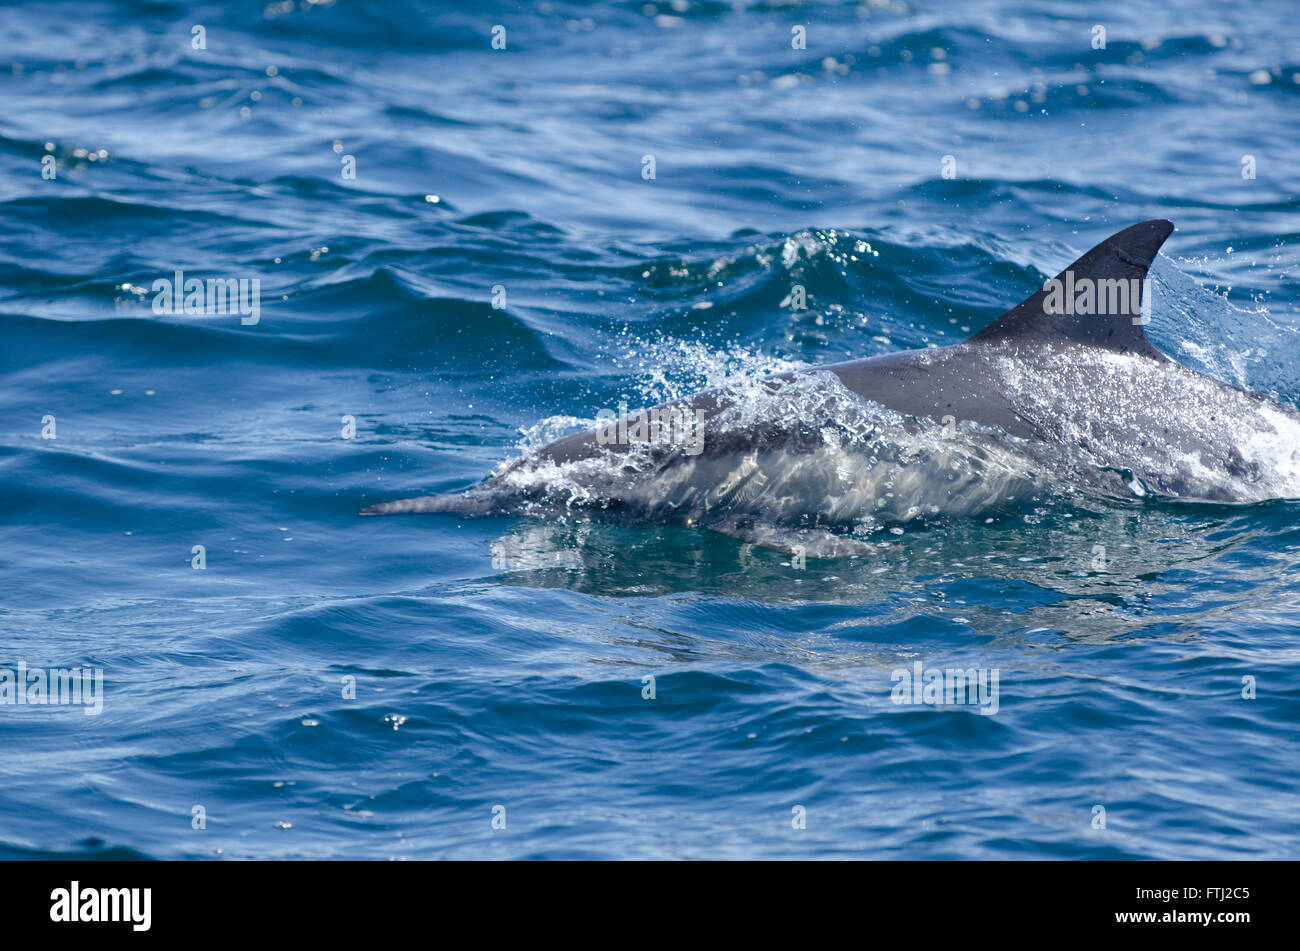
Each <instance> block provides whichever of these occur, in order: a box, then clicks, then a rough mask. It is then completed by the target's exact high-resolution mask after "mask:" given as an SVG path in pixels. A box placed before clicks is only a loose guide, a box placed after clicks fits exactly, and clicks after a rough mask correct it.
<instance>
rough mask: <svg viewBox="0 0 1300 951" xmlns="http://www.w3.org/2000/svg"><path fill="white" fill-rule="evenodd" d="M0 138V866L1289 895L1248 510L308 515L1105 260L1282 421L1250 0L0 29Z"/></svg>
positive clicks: (1160, 340) (117, 11)
mask: <svg viewBox="0 0 1300 951" xmlns="http://www.w3.org/2000/svg"><path fill="white" fill-rule="evenodd" d="M498 26H499V27H503V28H504V33H503V34H502V33H501V32H500V31H495V30H494V28H495V27H498ZM1099 30H1104V44H1101V45H1103V46H1104V48H1098V44H1099V41H1100V40H1101V39H1102V33H1099V32H1098V31H1099ZM494 36H495V37H496V38H497V45H498V46H500V45H501V41H502V40H503V41H504V48H494ZM0 101H3V104H4V108H3V109H2V110H0V340H2V341H3V344H2V345H0V370H3V384H2V385H0V634H2V637H0V667H3V668H6V669H12V670H16V669H17V668H18V665H19V664H20V663H22V664H24V665H26V666H27V667H28V668H40V669H50V668H73V667H77V668H81V669H84V670H93V669H97V670H102V672H103V681H102V693H101V694H99V700H100V701H101V703H102V707H101V708H100V709H99V712H98V713H97V715H86V709H83V708H79V707H77V706H70V705H62V706H59V705H44V706H36V705H24V706H21V707H20V706H18V705H16V704H8V705H0V743H2V744H3V748H4V750H5V756H4V757H3V760H2V761H0V778H2V779H3V782H0V856H3V857H8V858H21V857H51V856H148V857H154V858H227V859H238V858H375V859H385V858H398V859H429V858H575V857H581V858H844V857H863V858H945V859H946V858H1134V859H1138V858H1160V859H1164V858H1180V859H1191V858H1281V857H1294V856H1295V855H1296V853H1297V849H1298V847H1300V827H1298V822H1300V808H1298V807H1300V799H1298V797H1297V793H1296V790H1297V787H1298V786H1300V753H1298V745H1300V672H1298V671H1297V662H1298V661H1300V501H1297V500H1296V499H1294V498H1286V497H1276V498H1274V497H1271V496H1270V497H1265V498H1262V499H1257V500H1253V501H1251V502H1249V504H1247V503H1244V502H1243V503H1236V504H1224V503H1215V504H1208V503H1200V504H1198V503H1190V502H1187V501H1179V500H1172V499H1168V498H1162V497H1160V496H1159V494H1158V493H1148V494H1146V495H1138V494H1129V495H1127V496H1126V495H1124V494H1122V493H1121V494H1116V493H1104V492H1099V491H1092V489H1091V488H1090V483H1088V482H1087V481H1086V480H1084V481H1081V482H1079V483H1071V482H1069V481H1068V480H1061V479H1058V480H1055V481H1049V482H1048V483H1046V484H1036V485H1035V486H1034V487H1033V495H1032V497H1031V498H1030V500H1029V502H1028V504H1024V505H1020V506H1017V507H1015V508H1007V509H1006V510H1005V511H996V512H992V513H985V512H979V513H974V514H972V513H966V514H961V513H957V514H949V515H945V516H943V517H936V518H932V519H927V520H924V521H923V522H920V523H916V524H913V523H907V524H904V525H898V524H893V523H891V522H890V520H888V519H885V520H882V521H881V523H880V524H879V525H876V526H873V527H872V531H871V534H870V536H869V540H870V542H871V547H870V549H869V550H864V551H863V552H861V553H859V554H857V555H856V556H855V557H837V558H813V557H809V558H808V559H807V561H806V564H803V565H800V564H799V563H798V561H797V559H796V558H794V557H792V556H791V555H790V554H789V553H785V552H782V551H780V550H778V549H777V548H774V547H768V546H764V545H762V544H757V545H755V544H742V543H741V542H739V541H737V540H735V539H733V538H730V537H726V536H723V535H720V534H717V533H714V532H709V531H705V530H703V529H700V528H697V527H685V526H670V525H661V524H656V523H649V524H640V523H633V524H627V523H620V522H617V521H613V520H608V519H593V518H589V517H587V516H586V515H584V514H583V513H574V514H573V515H572V516H552V517H547V518H525V517H509V518H495V517H489V518H477V519H465V518H457V517H450V516H408V517H394V518H361V517H359V516H358V514H357V513H358V512H359V510H360V509H361V508H363V507H365V506H366V505H370V504H373V503H376V502H381V501H385V500H388V499H394V498H401V497H404V496H415V495H424V494H430V493H435V492H450V491H456V490H459V489H463V488H466V487H468V486H470V485H472V484H474V483H475V482H477V481H479V480H480V479H482V478H484V477H485V476H487V475H488V474H489V473H490V472H492V471H493V470H494V469H495V468H496V467H498V466H500V465H501V464H503V463H505V462H507V461H509V460H511V459H514V458H517V457H519V456H520V455H521V454H523V453H526V452H528V451H529V450H530V449H531V448H534V447H536V446H537V445H539V444H540V443H542V442H544V441H545V440H546V439H547V438H550V437H553V436H555V435H559V434H561V433H563V432H567V431H569V430H571V429H572V428H574V427H575V426H577V425H581V424H582V423H583V422H584V421H585V422H589V421H591V420H592V419H593V418H594V417H595V415H596V413H597V412H598V411H599V410H600V409H602V408H613V407H617V406H618V404H619V403H620V402H624V403H627V404H628V405H629V406H631V407H633V408H636V407H639V406H645V405H650V404H652V403H655V402H658V401H660V400H663V399H667V398H670V397H674V396H678V395H683V394H687V393H690V392H693V391H695V390H697V389H699V388H701V387H704V386H708V385H720V384H729V385H737V386H754V385H756V381H757V380H759V379H760V378H761V377H762V376H763V375H764V374H765V373H767V372H770V371H773V370H786V369H792V368H799V367H806V366H815V365H817V364H823V363H832V362H836V361H841V360H846V359H853V358H858V357H865V356H873V355H877V354H884V353H889V352H893V351H896V350H902V349H908V348H918V347H925V346H929V345H932V344H933V345H943V344H947V343H953V342H956V341H958V340H960V339H963V338H964V337H966V336H968V335H969V334H970V333H972V332H974V331H977V330H979V329H980V328H981V327H982V326H984V325H985V324H986V323H988V322H989V321H990V320H992V319H993V318H994V317H996V316H997V315H998V314H1000V313H1001V312H1002V311H1003V310H1005V309H1006V308H1007V307H1009V306H1011V305H1012V304H1014V303H1016V302H1017V301H1019V300H1020V299H1021V298H1023V297H1024V296H1026V295H1027V294H1028V293H1029V292H1030V291H1031V290H1032V289H1034V287H1035V286H1036V285H1037V284H1040V283H1041V281H1042V280H1043V279H1044V278H1045V277H1046V276H1049V275H1051V274H1053V273H1055V272H1056V270H1057V269H1058V268H1059V267H1061V266H1063V265H1064V264H1066V263H1067V262H1069V261H1070V260H1071V259H1072V258H1073V257H1075V256H1076V255H1077V254H1078V253H1081V252H1082V251H1084V250H1086V249H1087V248H1088V247H1091V246H1092V245H1093V244H1095V243H1096V242H1098V241H1100V240H1101V239H1103V238H1104V237H1106V236H1107V235H1109V234H1110V233H1112V232H1114V231H1116V230H1119V229H1120V228H1121V227H1125V226H1127V225H1129V224H1132V223H1135V222H1137V221H1140V220H1143V219H1147V218H1153V217H1165V218H1169V219H1171V220H1173V221H1174V222H1175V224H1176V225H1177V228H1178V230H1177V231H1176V232H1175V233H1174V235H1173V236H1172V237H1171V238H1170V239H1169V241H1168V243H1167V244H1166V246H1165V249H1164V253H1163V254H1162V256H1161V257H1160V258H1159V259H1158V261H1157V263H1156V266H1155V268H1154V269H1153V277H1154V279H1155V300H1154V307H1153V314H1152V323H1151V326H1150V327H1149V332H1150V336H1151V338H1152V340H1153V341H1154V342H1155V343H1156V344H1157V345H1158V346H1159V347H1161V348H1162V349H1164V350H1165V351H1166V352H1167V353H1169V354H1170V355H1171V356H1174V357H1175V358H1177V359H1178V360H1179V361H1180V362H1183V363H1185V364H1187V365H1188V366H1191V367H1194V368H1196V369H1200V370H1202V371H1204V372H1207V373H1211V374H1213V375H1215V376H1217V377H1218V378H1220V379H1223V380H1226V381H1228V382H1231V383H1234V384H1237V385H1240V386H1244V387H1249V388H1251V389H1254V390H1256V391H1258V392H1261V393H1265V394H1268V395H1269V396H1271V397H1272V398H1274V399H1276V400H1277V401H1279V402H1281V403H1284V404H1289V405H1292V406H1294V405H1296V404H1297V402H1300V335H1298V334H1300V271H1298V270H1297V268H1298V266H1300V243H1298V239H1300V230H1298V228H1297V224H1296V222H1297V220H1300V219H1298V218H1297V214H1298V213H1300V199H1297V194H1298V192H1300V166H1297V163H1296V159H1295V143H1296V141H1297V139H1300V27H1297V25H1296V20H1295V16H1294V9H1293V5H1292V4H1290V3H1287V2H1283V0H1278V2H1261V3H1254V4H1249V5H1227V4H1222V3H1211V2H1208V0H1206V2H1197V0H1190V2H1179V3H1174V4H1168V3H1145V2H1141V3H1134V2H1126V3H1118V2H1117V3H1102V4H1098V5H1095V6H1094V7H1093V8H1092V9H1091V10H1090V11H1089V12H1088V13H1087V14H1086V15H1085V14H1084V13H1082V12H1080V11H1079V9H1078V8H1077V6H1076V5H1075V4H1073V3H1065V2H1029V3H1012V2H1001V0H975V2H971V3H963V4H948V3H939V2H931V0H923V2H908V3H905V2H893V0H870V2H861V3H839V4H799V3H773V2H753V3H747V2H730V3H728V2H720V0H672V2H661V0H656V2H650V3H646V2H624V3H608V2H607V3H566V2H543V3H530V4H509V3H502V4H498V5H497V6H495V7H494V8H493V9H492V10H490V11H489V10H478V9H472V8H471V9H466V8H465V7H464V6H463V5H459V4H440V3H425V2H420V3H416V2H393V3H382V4H379V3H351V2H345V0H340V2H336V3H308V2H303V0H286V2H283V3H280V2H273V3H269V4H264V3H261V2H234V3H195V4H187V3H182V2H177V3H164V2H159V3H141V4H138V5H134V6H133V5H131V4H112V3H55V4H37V3H31V2H27V3H17V4H7V5H6V6H5V7H4V9H3V10H0ZM652 173H653V174H652ZM177 271H181V272H183V274H184V275H185V276H191V277H200V278H204V279H207V278H214V279H221V280H236V281H238V280H241V279H242V280H246V281H250V282H251V281H253V280H256V281H258V282H259V284H258V293H259V296H258V298H257V300H258V308H257V310H256V312H253V310H252V307H251V298H249V299H246V300H245V303H247V304H248V305H249V306H248V307H246V308H245V310H244V311H242V312H241V311H240V310H239V309H238V308H226V310H227V311H228V312H218V313H211V314H207V313H205V314H192V313H185V312H184V311H183V309H182V310H181V312H177V313H158V312H157V311H156V309H155V307H154V303H155V300H156V297H157V295H156V293H155V290H154V282H155V281H159V280H162V279H173V277H174V275H175V272H177ZM795 285H798V286H800V287H802V288H803V289H804V292H805V293H806V296H807V307H806V308H805V309H803V310H798V309H794V308H793V307H792V306H791V304H790V301H789V300H787V299H788V298H789V297H790V295H791V293H792V288H793V287H794V286H795ZM248 286H249V287H250V288H251V286H252V285H251V284H250V285H248ZM254 320H255V322H254ZM1081 398H1088V396H1087V394H1083V395H1082V396H1081ZM1166 409H1167V412H1168V414H1169V416H1170V417H1171V418H1173V419H1176V420H1180V422H1181V424H1184V425H1196V424H1197V421H1196V420H1195V419H1188V418H1187V416H1188V415H1189V414H1187V413H1185V412H1184V414H1183V416H1182V417H1180V416H1179V411H1180V409H1184V410H1185V409H1186V408H1185V407H1179V406H1176V405H1170V406H1168V407H1166ZM1284 448H1289V449H1292V450H1293V449H1294V447H1284ZM1019 465H1020V466H1021V469H1017V468H1016V467H1015V466H1014V465H1013V466H1010V468H1006V469H1004V470H1003V471H1002V475H1003V476H1005V477H1006V478H1008V479H1015V478H1021V477H1024V478H1026V479H1029V478H1031V477H1032V476H1033V473H1031V472H1029V471H1027V466H1028V464H1027V463H1024V462H1023V461H1022V462H1021V463H1019ZM1273 491H1281V490H1273ZM197 546H201V547H197ZM199 565H201V566H202V567H201V568H200V567H197V566H199ZM918 663H919V664H921V665H922V667H921V669H922V671H931V670H944V669H949V668H952V669H963V670H969V669H975V670H977V671H983V672H984V673H985V674H986V675H987V676H988V677H989V678H991V677H992V676H994V675H996V678H997V680H996V686H997V690H996V693H995V694H991V695H990V696H989V702H987V703H984V704H982V705H980V704H966V705H934V704H927V703H896V702H895V700H896V699H899V698H898V697H896V696H895V693H894V692H895V686H896V675H897V673H898V672H899V671H907V672H909V673H911V672H913V671H915V670H916V669H917V668H916V667H915V666H914V665H916V664H918ZM2 677H3V674H0V678H2ZM92 683H93V681H92ZM991 683H992V681H991V680H986V685H990V684H991ZM2 689H3V683H0V690H2ZM903 699H907V698H903ZM87 706H89V705H86V704H83V707H87ZM89 709H90V710H91V712H92V713H93V712H94V709H95V708H94V707H89Z"/></svg>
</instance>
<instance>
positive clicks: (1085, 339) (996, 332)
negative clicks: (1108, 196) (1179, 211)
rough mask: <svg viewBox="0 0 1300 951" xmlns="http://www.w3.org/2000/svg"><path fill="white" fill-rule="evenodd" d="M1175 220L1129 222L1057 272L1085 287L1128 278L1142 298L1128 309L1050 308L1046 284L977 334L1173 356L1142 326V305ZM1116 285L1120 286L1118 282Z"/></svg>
mask: <svg viewBox="0 0 1300 951" xmlns="http://www.w3.org/2000/svg"><path fill="white" fill-rule="evenodd" d="M1173 230H1174V225H1173V222H1170V221H1165V220H1163V219H1160V218H1157V219H1154V220H1152V221H1144V222H1142V223H1141V224H1136V225H1133V226H1132V227H1130V228H1125V229H1124V230H1123V231H1121V232H1119V233H1118V234H1114V235H1111V236H1110V237H1109V238H1107V239H1106V240H1105V241H1103V242H1102V243H1101V244H1099V245H1097V246H1096V247H1095V248H1093V249H1092V250H1091V251H1089V252H1088V253H1087V254H1085V255H1084V256H1083V257H1081V258H1079V259H1078V260H1077V261H1075V262H1074V263H1073V264H1071V265H1070V266H1069V267H1067V268H1066V269H1065V270H1064V271H1062V272H1061V273H1060V274H1058V275H1057V276H1056V278H1055V279H1056V280H1057V281H1059V282H1060V284H1061V285H1062V286H1063V287H1064V288H1066V289H1068V288H1071V287H1082V286H1083V285H1082V284H1081V283H1080V282H1081V281H1090V282H1092V286H1093V289H1094V292H1095V293H1100V292H1102V291H1103V290H1105V289H1110V288H1112V287H1114V285H1112V284H1111V282H1116V281H1124V282H1126V285H1127V286H1125V287H1124V288H1123V291H1124V295H1125V298H1126V299H1128V292H1129V291H1130V290H1131V289H1134V288H1136V289H1137V294H1136V295H1134V296H1135V298H1136V299H1129V306H1128V307H1127V308H1125V310H1124V312H1122V313H1109V314H1099V313H1092V314H1078V313H1074V308H1073V306H1072V304H1070V305H1067V306H1069V308H1070V311H1069V312H1068V313H1060V312H1059V310H1058V312H1056V313H1048V312H1047V309H1046V308H1045V307H1044V304H1045V303H1046V302H1047V300H1048V291H1047V289H1046V288H1040V289H1039V290H1038V291H1036V292H1035V293H1034V294H1032V295H1031V296H1029V297H1027V298H1025V300H1023V301H1021V302H1020V303H1019V304H1017V305H1016V306H1015V307H1013V308H1011V309H1010V310H1009V311H1007V312H1006V313H1005V314H1003V315H1002V316H1001V317H999V318H998V319H997V320H995V321H994V322H993V323H991V324H989V326H987V327H985V328H984V329H983V330H981V331H980V332H979V333H977V334H976V335H975V336H973V337H972V338H971V342H973V343H997V342H1002V341H1008V340H1015V341H1020V340H1026V339H1027V338H1032V342H1044V341H1050V340H1053V339H1056V340H1068V341H1070V342H1072V343H1080V344H1086V345H1088V346H1093V347H1102V348H1105V349H1107V350H1114V351H1117V352H1119V353H1136V354H1139V355H1141V356H1145V357H1151V358H1152V359H1155V360H1165V359H1167V358H1166V357H1165V355H1164V354H1162V353H1161V352H1160V351H1159V350H1157V349H1156V348H1155V347H1153V346H1152V345H1151V343H1150V341H1148V340H1147V338H1146V334H1144V333H1143V332H1142V321H1141V320H1140V318H1139V316H1138V315H1139V314H1140V313H1141V307H1142V293H1143V291H1144V290H1145V287H1144V281H1143V279H1144V278H1145V277H1146V276H1147V269H1148V268H1149V267H1151V262H1152V261H1153V260H1155V256H1156V252H1158V251H1159V250H1160V246H1161V245H1162V244H1164V243H1165V239H1166V238H1167V237H1169V234H1170V232H1172V231H1173ZM1115 290H1117V291H1118V290H1120V289H1119V288H1115Z"/></svg>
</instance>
